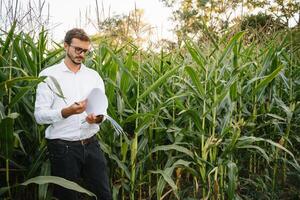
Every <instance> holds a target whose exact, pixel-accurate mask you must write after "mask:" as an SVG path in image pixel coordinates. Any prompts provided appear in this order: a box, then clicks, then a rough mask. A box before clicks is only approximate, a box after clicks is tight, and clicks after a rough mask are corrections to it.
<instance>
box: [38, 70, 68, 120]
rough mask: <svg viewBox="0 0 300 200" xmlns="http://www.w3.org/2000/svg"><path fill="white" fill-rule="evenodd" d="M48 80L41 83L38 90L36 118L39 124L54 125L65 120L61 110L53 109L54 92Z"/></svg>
mask: <svg viewBox="0 0 300 200" xmlns="http://www.w3.org/2000/svg"><path fill="white" fill-rule="evenodd" d="M40 76H41V75H40ZM47 79H48V78H46V79H45V80H44V81H43V82H41V83H39V84H38V87H37V90H36V100H35V108H34V117H35V120H36V122H37V123H38V124H52V123H54V122H57V121H60V120H62V119H63V117H62V114H61V109H53V108H52V105H53V101H54V92H53V91H51V89H50V88H49V85H48V83H47Z"/></svg>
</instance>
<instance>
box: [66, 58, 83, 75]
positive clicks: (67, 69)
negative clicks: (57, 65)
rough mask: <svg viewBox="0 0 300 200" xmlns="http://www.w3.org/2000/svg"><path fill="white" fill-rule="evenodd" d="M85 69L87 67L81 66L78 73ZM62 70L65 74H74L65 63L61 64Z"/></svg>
mask: <svg viewBox="0 0 300 200" xmlns="http://www.w3.org/2000/svg"><path fill="white" fill-rule="evenodd" d="M85 68H86V66H85V65H84V64H81V66H80V69H79V70H78V72H81V71H84V70H85ZM61 70H62V71H63V72H72V71H71V70H70V69H69V68H68V67H67V65H66V64H65V62H64V61H62V62H61ZM78 72H77V73H78ZM72 73H73V72H72Z"/></svg>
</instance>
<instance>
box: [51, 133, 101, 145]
mask: <svg viewBox="0 0 300 200" xmlns="http://www.w3.org/2000/svg"><path fill="white" fill-rule="evenodd" d="M96 141H97V137H96V135H93V136H92V137H90V138H86V139H82V140H75V141H69V140H62V139H47V142H49V143H58V144H69V145H78V144H81V145H87V144H90V143H93V142H96Z"/></svg>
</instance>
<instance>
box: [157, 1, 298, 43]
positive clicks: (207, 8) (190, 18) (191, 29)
mask: <svg viewBox="0 0 300 200" xmlns="http://www.w3.org/2000/svg"><path fill="white" fill-rule="evenodd" d="M161 1H162V2H163V3H164V4H165V5H166V6H169V7H172V8H173V9H174V12H173V20H174V21H175V22H176V27H175V31H176V33H177V36H178V37H179V38H180V37H184V36H185V35H189V36H190V37H201V35H202V32H203V30H204V29H206V28H207V29H208V30H209V31H211V32H215V33H222V31H223V30H226V29H227V28H228V27H229V26H231V25H232V24H234V22H235V21H239V20H237V19H241V18H243V17H244V16H248V15H249V13H255V12H259V11H261V12H264V13H266V14H268V15H272V16H273V17H275V20H280V21H282V23H284V24H285V25H286V26H287V25H288V24H289V23H290V22H291V21H294V22H295V23H296V24H298V25H299V23H300V19H299V18H300V16H299V18H298V19H297V18H296V16H297V14H298V15H299V13H300V11H299V10H300V1H292V0H161Z"/></svg>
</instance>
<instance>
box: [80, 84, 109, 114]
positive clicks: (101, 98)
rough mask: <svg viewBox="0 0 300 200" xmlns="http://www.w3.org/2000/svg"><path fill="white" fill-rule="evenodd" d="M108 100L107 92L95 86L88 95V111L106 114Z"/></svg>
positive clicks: (89, 112) (88, 112)
mask: <svg viewBox="0 0 300 200" xmlns="http://www.w3.org/2000/svg"><path fill="white" fill-rule="evenodd" d="M107 107H108V101H107V97H106V95H105V93H104V92H103V91H102V90H101V89H100V88H94V89H92V91H91V92H90V94H89V95H88V97H87V107H86V110H85V111H86V113H87V114H91V113H94V115H105V114H106V110H107Z"/></svg>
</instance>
